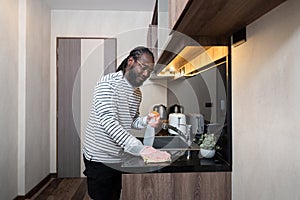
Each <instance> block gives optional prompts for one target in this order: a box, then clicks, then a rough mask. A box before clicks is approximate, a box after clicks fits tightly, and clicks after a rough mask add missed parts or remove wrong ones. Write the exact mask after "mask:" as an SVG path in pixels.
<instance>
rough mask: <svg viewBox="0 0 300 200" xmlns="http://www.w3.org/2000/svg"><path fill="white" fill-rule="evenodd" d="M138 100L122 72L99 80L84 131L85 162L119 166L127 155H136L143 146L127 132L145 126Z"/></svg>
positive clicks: (136, 94)
mask: <svg viewBox="0 0 300 200" xmlns="http://www.w3.org/2000/svg"><path fill="white" fill-rule="evenodd" d="M141 99H142V94H141V91H140V89H139V88H134V87H132V86H131V85H130V84H129V82H128V81H127V80H126V78H125V77H124V76H123V72H122V71H119V72H116V73H111V74H108V75H106V76H104V77H102V78H101V80H100V81H99V82H98V83H97V85H96V87H95V90H94V97H93V103H92V108H91V113H90V117H89V120H88V124H87V128H86V134H85V143H84V147H83V154H84V156H85V158H86V159H88V160H91V161H96V162H103V163H118V162H121V161H122V158H124V157H126V153H130V154H133V155H139V152H140V150H142V148H144V146H143V144H142V143H141V142H140V141H139V140H138V139H136V138H135V137H134V136H132V135H131V134H130V130H131V128H138V129H139V128H145V127H146V125H147V124H146V117H139V106H140V103H141ZM125 152H126V153H125ZM127 155H128V154H127Z"/></svg>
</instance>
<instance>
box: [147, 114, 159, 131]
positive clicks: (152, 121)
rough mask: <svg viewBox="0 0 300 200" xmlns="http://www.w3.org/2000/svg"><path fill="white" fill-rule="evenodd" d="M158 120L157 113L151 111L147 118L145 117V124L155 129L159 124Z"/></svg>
mask: <svg viewBox="0 0 300 200" xmlns="http://www.w3.org/2000/svg"><path fill="white" fill-rule="evenodd" d="M159 119H160V115H159V113H158V112H156V111H152V112H150V113H149V114H148V116H147V123H148V124H149V125H150V126H152V127H154V128H155V127H158V125H159V123H160V121H159Z"/></svg>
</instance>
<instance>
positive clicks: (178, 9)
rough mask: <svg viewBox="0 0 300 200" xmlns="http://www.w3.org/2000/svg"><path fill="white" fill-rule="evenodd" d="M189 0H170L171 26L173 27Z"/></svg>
mask: <svg viewBox="0 0 300 200" xmlns="http://www.w3.org/2000/svg"><path fill="white" fill-rule="evenodd" d="M187 2H188V0H169V28H170V29H173V27H174V25H175V24H176V21H177V20H178V18H179V16H180V15H181V13H182V11H183V9H184V8H185V6H186V4H187Z"/></svg>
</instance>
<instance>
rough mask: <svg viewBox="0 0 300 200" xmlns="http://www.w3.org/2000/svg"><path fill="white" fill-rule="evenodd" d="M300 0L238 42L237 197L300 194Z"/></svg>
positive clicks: (263, 198)
mask: <svg viewBox="0 0 300 200" xmlns="http://www.w3.org/2000/svg"><path fill="white" fill-rule="evenodd" d="M299 8H300V1H299V0H288V1H287V2H285V3H284V4H282V5H280V6H279V7H278V8H276V9H274V10H272V11H271V12H270V13H268V14H266V15H265V16H263V17H261V18H260V19H258V20H257V21H255V22H254V23H252V24H251V25H249V26H248V27H247V40H248V41H247V42H246V43H244V44H243V45H241V46H238V47H237V48H233V52H232V55H233V59H232V60H233V69H232V72H233V74H232V77H233V79H232V86H233V89H232V90H233V144H234V148H233V177H232V178H233V199H234V200H240V199H242V200H247V199H249V200H252V199H256V200H260V199H261V200H266V199H270V200H276V199H278V200H282V199H290V200H296V199H300V190H299V185H300V156H299V155H300V145H299V141H300V133H299V130H300V112H299V111H300V109H299V102H300V101H299V99H300V79H299V77H300V60H299V55H300V53H299V46H300V20H299V19H300V12H299Z"/></svg>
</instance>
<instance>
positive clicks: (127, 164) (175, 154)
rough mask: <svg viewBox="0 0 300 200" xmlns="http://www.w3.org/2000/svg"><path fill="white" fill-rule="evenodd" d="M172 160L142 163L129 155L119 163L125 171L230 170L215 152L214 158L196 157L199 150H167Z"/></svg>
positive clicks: (139, 159) (137, 158)
mask: <svg viewBox="0 0 300 200" xmlns="http://www.w3.org/2000/svg"><path fill="white" fill-rule="evenodd" d="M168 152H169V153H170V154H171V158H172V161H171V162H166V163H150V164H146V163H144V161H143V159H142V158H140V157H130V158H128V159H126V160H125V161H124V162H123V163H122V164H121V170H122V171H123V172H125V173H175V172H176V173H177V172H230V171H231V166H230V164H229V163H227V162H226V161H224V160H223V159H222V158H221V157H220V156H219V155H218V154H217V153H216V155H215V157H214V158H211V159H206V158H198V153H199V150H192V151H190V153H191V154H190V155H191V156H190V159H187V155H188V151H168Z"/></svg>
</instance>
